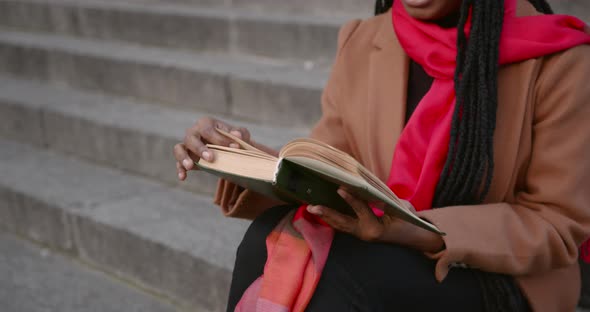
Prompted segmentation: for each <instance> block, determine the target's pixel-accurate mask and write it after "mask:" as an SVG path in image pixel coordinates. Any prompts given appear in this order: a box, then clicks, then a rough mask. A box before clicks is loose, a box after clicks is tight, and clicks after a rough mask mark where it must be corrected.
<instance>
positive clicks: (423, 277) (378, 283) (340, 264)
mask: <svg viewBox="0 0 590 312" xmlns="http://www.w3.org/2000/svg"><path fill="white" fill-rule="evenodd" d="M290 209H293V207H292V206H291V207H289V206H282V207H275V208H272V209H270V210H268V211H267V212H265V213H264V214H262V215H261V216H259V217H258V218H257V219H256V220H255V221H254V222H253V223H252V224H251V225H250V227H249V229H248V231H247V232H246V235H245V236H244V239H243V241H242V243H241V244H240V246H239V248H238V251H237V259H236V264H235V268H234V272H233V279H232V285H231V289H230V295H229V301H228V307H227V311H228V312H230V311H232V312H233V311H234V309H235V306H236V305H237V303H238V301H239V300H240V298H241V297H242V294H243V293H244V291H245V290H246V288H248V286H250V284H251V283H252V282H254V280H256V279H257V278H258V277H259V276H260V275H262V272H263V269H264V264H265V262H266V245H265V243H266V237H267V235H268V234H269V233H270V232H271V231H272V230H273V229H274V227H275V225H276V224H277V223H278V221H279V220H280V219H281V218H282V217H283V216H284V215H285V214H286V213H287V212H288V211H289V210H290ZM482 310H483V299H482V294H481V288H480V286H479V283H478V280H477V278H476V277H475V275H474V274H473V272H472V271H471V270H469V269H453V270H451V272H450V273H449V275H448V277H447V278H446V279H445V280H444V281H443V282H442V283H438V282H437V281H436V280H435V278H434V261H432V260H430V259H428V258H426V257H425V256H424V255H422V254H421V253H419V252H416V251H414V250H412V249H408V248H404V247H400V246H395V245H391V244H380V243H368V242H364V241H361V240H359V239H357V238H355V237H353V236H350V235H347V234H344V233H336V235H335V238H334V241H333V243H332V248H331V250H330V254H329V256H328V260H327V262H326V266H325V268H324V271H323V273H322V276H321V278H320V281H319V283H318V286H317V288H316V291H315V293H314V295H313V297H312V299H311V302H310V304H309V306H308V308H307V311H311V312H316V311H322V312H323V311H416V312H420V311H453V312H457V311H469V312H477V311H482Z"/></svg>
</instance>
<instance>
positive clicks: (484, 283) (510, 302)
mask: <svg viewBox="0 0 590 312" xmlns="http://www.w3.org/2000/svg"><path fill="white" fill-rule="evenodd" d="M393 1H394V0H377V2H376V5H375V15H378V14H382V13H385V12H387V11H388V10H389V9H390V8H391V7H392V5H393ZM529 2H530V3H531V4H532V5H533V6H534V7H535V9H536V10H537V11H539V12H541V13H544V14H553V10H552V9H551V7H550V6H549V4H548V3H547V1H546V0H529ZM470 10H471V14H472V18H471V23H472V24H471V30H470V35H469V38H467V36H466V35H465V32H464V31H463V29H464V28H465V23H466V22H467V18H468V16H469V12H470ZM503 18H504V1H499V0H463V2H462V4H461V9H460V15H459V22H458V24H457V30H458V31H457V34H458V36H457V59H456V61H457V62H456V64H457V65H456V69H455V77H454V80H455V93H456V105H455V111H454V114H453V121H452V125H451V133H450V136H451V138H450V142H449V151H448V154H447V160H446V163H445V166H444V168H443V170H442V173H441V176H440V179H439V182H438V185H437V187H436V192H435V196H434V200H433V207H447V206H455V205H473V204H480V203H482V202H483V200H484V198H485V197H486V195H487V194H488V192H489V189H490V185H491V182H492V175H493V172H494V146H493V145H494V142H493V139H494V130H495V125H496V111H497V107H498V67H499V65H498V58H499V42H500V34H501V32H502V24H503ZM459 116H460V117H459ZM474 272H476V275H477V278H478V280H479V281H480V285H481V287H482V295H483V300H484V304H485V310H486V311H490V312H491V311H522V310H525V309H527V305H526V302H523V298H522V295H520V291H519V290H518V288H517V286H516V284H515V282H514V279H513V278H511V277H509V276H506V275H501V274H494V273H484V272H481V271H474Z"/></svg>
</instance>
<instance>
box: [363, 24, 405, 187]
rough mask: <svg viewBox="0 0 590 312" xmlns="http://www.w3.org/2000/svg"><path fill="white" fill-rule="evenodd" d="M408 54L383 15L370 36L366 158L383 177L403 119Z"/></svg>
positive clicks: (387, 174)
mask: <svg viewBox="0 0 590 312" xmlns="http://www.w3.org/2000/svg"><path fill="white" fill-rule="evenodd" d="M408 70H409V58H408V56H407V55H406V54H405V52H404V51H403V49H402V47H401V46H400V44H399V42H398V41H397V38H396V35H395V31H394V29H393V23H392V22H391V15H390V14H388V13H385V14H384V15H383V16H382V20H381V25H380V28H379V30H378V32H377V34H376V36H375V38H374V40H373V51H372V52H371V55H370V66H369V95H368V99H369V101H368V108H367V109H368V113H367V114H366V115H367V116H368V117H367V118H368V119H369V120H367V124H366V125H367V127H368V131H367V138H366V139H367V143H368V146H367V148H366V149H365V151H366V153H369V155H365V156H364V157H363V158H364V159H366V160H367V161H366V162H367V165H368V166H369V167H370V169H371V170H372V171H373V172H374V173H375V174H376V175H377V176H378V177H379V178H380V179H381V180H382V181H386V180H387V178H388V176H389V172H390V169H391V161H392V159H393V152H394V148H395V143H396V142H397V140H398V138H399V136H400V134H401V132H402V129H403V127H404V123H405V113H406V98H407V89H408V87H407V86H408Z"/></svg>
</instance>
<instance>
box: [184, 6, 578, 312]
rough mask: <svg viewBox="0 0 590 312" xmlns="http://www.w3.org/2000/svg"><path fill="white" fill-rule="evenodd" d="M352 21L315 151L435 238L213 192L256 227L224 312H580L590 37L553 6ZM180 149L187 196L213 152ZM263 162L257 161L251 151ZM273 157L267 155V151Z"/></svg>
mask: <svg viewBox="0 0 590 312" xmlns="http://www.w3.org/2000/svg"><path fill="white" fill-rule="evenodd" d="M376 13H377V16H376V17H374V18H371V19H368V20H365V21H359V20H357V21H352V22H350V23H348V24H347V25H345V26H344V27H343V28H342V29H341V31H340V35H339V47H338V54H337V58H336V61H335V64H334V67H333V71H332V75H331V78H330V80H329V82H328V84H327V86H326V88H325V92H324V95H323V99H322V107H323V115H322V118H321V120H320V121H319V122H318V124H317V125H316V127H315V128H314V129H313V131H312V134H311V136H312V137H313V138H316V139H319V140H322V141H324V142H327V143H328V144H330V145H332V146H335V147H337V148H339V149H341V150H343V151H345V152H347V153H349V154H351V155H352V156H354V157H355V158H356V159H358V160H359V161H360V162H361V163H363V164H364V165H365V166H366V167H367V168H369V169H370V170H371V171H373V172H374V173H375V174H376V175H377V176H378V177H380V178H381V179H382V180H383V181H385V182H387V185H388V186H389V187H390V188H391V189H392V190H393V191H395V192H396V194H397V195H398V196H400V197H401V198H403V199H406V200H408V201H409V203H411V204H412V206H413V207H414V208H415V209H416V210H417V211H418V212H417V213H418V214H419V215H420V216H421V217H422V218H424V219H426V220H428V221H430V222H432V223H433V224H435V225H436V226H437V227H438V228H439V229H441V230H442V231H444V232H446V236H444V237H441V236H438V235H436V234H433V233H430V232H428V231H425V230H422V229H420V228H418V227H415V226H413V225H410V224H408V223H405V222H402V221H399V220H397V219H395V218H393V217H390V216H387V215H386V216H380V217H378V215H379V211H378V210H376V209H374V208H372V206H370V205H368V204H367V203H364V202H362V201H360V200H358V199H356V198H354V197H353V196H351V195H350V194H347V193H346V192H344V191H339V193H340V194H341V196H342V197H343V198H344V199H345V200H347V201H348V203H349V204H350V205H351V206H352V207H353V208H354V210H355V212H356V213H357V218H350V217H347V216H343V215H340V214H338V213H337V212H335V211H334V210H332V209H330V208H329V207H320V206H303V207H290V206H276V207H274V208H270V207H273V205H276V204H277V203H273V202H271V201H270V200H269V199H266V198H264V197H263V196H261V195H259V194H256V193H254V192H251V191H249V190H244V189H242V188H240V187H238V186H236V185H234V184H232V183H229V182H228V181H223V180H222V181H220V183H219V187H218V191H217V194H216V198H215V200H216V202H217V203H218V204H219V205H220V206H221V207H222V210H223V212H224V213H225V214H226V215H228V216H232V217H242V218H249V219H255V220H254V222H253V223H252V225H251V226H250V228H249V229H248V232H247V233H246V235H245V237H244V240H243V241H242V244H241V245H240V247H239V249H238V253H237V260H236V266H235V270H234V275H233V282H232V287H231V293H230V298H229V303H228V311H234V310H236V311H259V310H260V311H291V310H293V311H302V310H306V311H529V310H534V311H573V310H574V309H575V306H576V303H577V300H578V297H579V293H580V278H579V267H578V265H577V262H576V259H577V255H578V253H577V248H578V246H580V245H581V244H582V243H583V242H584V241H585V240H586V239H587V238H588V237H590V192H588V190H587V188H588V185H590V126H589V124H588V122H587V121H588V120H590V87H589V86H588V83H587V79H588V77H590V46H589V45H588V43H590V35H589V34H588V28H587V26H585V24H584V23H582V22H581V21H580V20H578V19H575V18H573V17H568V16H557V15H552V14H551V13H552V12H551V9H550V7H549V5H548V4H547V3H546V2H545V1H544V0H530V1H527V0H505V1H500V0H438V1H435V0H398V1H395V3H392V1H382V0H379V1H377V12H376ZM215 127H220V128H223V129H225V130H227V131H232V132H234V134H236V135H239V136H241V137H242V138H243V139H245V140H248V141H250V142H252V141H251V140H250V135H249V133H248V131H247V130H246V129H240V128H235V127H232V126H231V125H228V124H226V123H223V122H221V121H218V120H215V119H211V118H206V119H202V120H199V121H198V122H197V123H196V125H195V126H194V127H193V128H191V129H189V130H188V131H187V136H186V138H185V140H184V142H183V143H180V144H178V145H177V146H176V147H175V157H176V159H177V168H178V174H179V178H180V179H181V180H184V179H185V178H186V171H187V170H191V169H193V160H196V159H198V157H204V158H207V159H213V155H212V154H211V153H210V152H209V151H208V150H207V149H206V147H205V146H204V144H205V143H208V142H211V143H215V144H223V145H229V144H231V142H229V141H228V140H227V139H225V138H223V137H222V136H220V135H218V134H217V133H216V132H215V131H214V128H215ZM253 144H256V143H253ZM259 147H260V148H262V149H265V150H267V151H269V152H271V153H274V154H276V152H275V151H272V150H271V149H269V148H266V147H264V146H260V145H259Z"/></svg>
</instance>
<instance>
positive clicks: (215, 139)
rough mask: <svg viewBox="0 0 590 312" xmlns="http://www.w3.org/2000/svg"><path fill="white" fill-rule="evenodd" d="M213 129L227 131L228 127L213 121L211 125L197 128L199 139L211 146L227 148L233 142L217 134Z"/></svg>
mask: <svg viewBox="0 0 590 312" xmlns="http://www.w3.org/2000/svg"><path fill="white" fill-rule="evenodd" d="M215 128H219V129H222V130H225V131H229V130H228V126H227V125H225V124H223V123H221V122H219V121H214V122H213V123H210V124H205V125H202V126H199V129H198V131H199V134H200V135H201V138H202V139H203V140H205V141H207V142H209V143H211V144H215V145H221V146H229V145H230V144H231V143H232V142H233V141H232V140H230V139H229V138H227V137H225V136H224V135H222V134H221V133H219V132H217V130H215Z"/></svg>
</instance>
